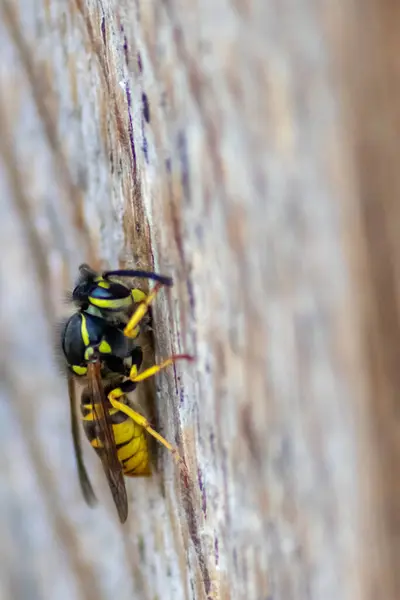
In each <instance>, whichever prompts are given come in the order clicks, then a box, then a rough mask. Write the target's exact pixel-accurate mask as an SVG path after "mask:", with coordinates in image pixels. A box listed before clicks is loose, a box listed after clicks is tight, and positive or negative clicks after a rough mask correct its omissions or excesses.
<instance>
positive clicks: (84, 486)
mask: <svg viewBox="0 0 400 600" xmlns="http://www.w3.org/2000/svg"><path fill="white" fill-rule="evenodd" d="M68 395H69V403H70V411H71V433H72V441H73V444H74V451H75V458H76V465H77V468H78V476H79V483H80V484H81V490H82V494H83V497H84V498H85V500H86V502H87V503H88V504H89V506H94V505H95V504H96V502H97V499H96V495H95V493H94V491H93V487H92V484H91V482H90V479H89V475H88V473H87V471H86V467H85V463H84V462H83V454H82V445H81V436H80V433H79V423H78V421H79V419H78V414H77V410H76V393H75V382H74V378H73V376H72V375H71V373H68Z"/></svg>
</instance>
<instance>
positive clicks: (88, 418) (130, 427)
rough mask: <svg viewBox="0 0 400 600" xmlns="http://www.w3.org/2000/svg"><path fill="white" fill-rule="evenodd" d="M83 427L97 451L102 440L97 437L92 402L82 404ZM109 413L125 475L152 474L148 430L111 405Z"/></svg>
mask: <svg viewBox="0 0 400 600" xmlns="http://www.w3.org/2000/svg"><path fill="white" fill-rule="evenodd" d="M81 409H82V421H83V428H84V430H85V433H86V436H87V438H88V440H89V442H90V444H91V445H92V447H93V448H94V449H95V450H96V451H97V450H98V448H99V446H100V440H99V439H98V438H96V435H95V429H94V423H93V411H92V406H91V404H81ZM109 415H110V417H111V422H112V426H113V432H114V438H115V443H116V446H117V454H118V459H119V461H120V463H121V465H122V468H123V472H124V475H126V476H128V477H138V476H146V475H151V469H150V464H149V451H148V444H147V437H146V431H145V430H144V429H143V427H141V426H140V425H138V424H137V423H135V422H134V421H133V420H132V419H131V418H130V417H128V416H127V415H125V414H124V413H123V412H121V411H119V410H116V409H115V408H112V407H111V406H110V410H109Z"/></svg>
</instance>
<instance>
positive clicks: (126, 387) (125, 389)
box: [108, 354, 193, 472]
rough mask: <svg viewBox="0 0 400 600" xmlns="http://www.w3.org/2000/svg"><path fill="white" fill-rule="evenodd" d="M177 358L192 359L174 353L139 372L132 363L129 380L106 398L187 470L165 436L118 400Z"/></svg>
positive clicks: (191, 358) (186, 355)
mask: <svg viewBox="0 0 400 600" xmlns="http://www.w3.org/2000/svg"><path fill="white" fill-rule="evenodd" d="M177 360H193V357H192V356H190V355H189V354H174V355H172V356H171V357H170V358H167V359H166V360H164V361H163V362H162V363H160V364H159V365H153V366H152V367H150V368H149V369H146V370H145V371H143V372H142V373H139V374H138V367H137V365H136V364H134V365H133V366H132V368H131V371H130V374H129V381H125V382H123V383H122V384H121V386H120V387H118V388H115V389H114V390H112V391H111V392H110V393H109V395H108V400H109V401H110V404H111V405H112V406H113V408H115V409H116V410H120V411H121V412H123V413H125V414H126V415H128V417H131V419H133V421H135V423H137V424H138V425H141V427H143V428H144V429H145V430H146V431H147V433H149V434H150V435H152V436H153V437H154V438H155V439H156V440H158V441H159V442H160V444H162V445H163V446H165V448H167V449H168V450H169V451H170V452H171V453H172V455H173V457H174V459H175V460H176V462H177V463H178V465H180V466H181V467H183V470H184V471H185V472H187V467H186V464H185V461H184V460H183V458H182V457H181V456H180V455H179V453H178V450H177V449H176V448H174V447H173V446H171V444H170V443H169V442H167V440H166V439H165V438H163V437H162V436H161V435H160V434H159V433H157V431H155V430H154V429H153V428H152V427H151V426H150V423H149V422H148V420H147V419H146V418H145V417H143V416H142V415H141V414H139V413H138V412H136V411H135V410H133V409H132V408H131V407H130V406H127V405H126V404H123V403H122V402H119V401H118V398H121V397H122V396H124V394H127V393H129V392H131V391H133V390H134V389H135V387H136V383H138V382H139V381H144V380H145V379H148V378H149V377H152V376H153V375H155V374H156V373H158V372H159V371H161V370H162V369H165V368H166V367H169V366H170V365H172V364H173V363H174V362H175V361H177Z"/></svg>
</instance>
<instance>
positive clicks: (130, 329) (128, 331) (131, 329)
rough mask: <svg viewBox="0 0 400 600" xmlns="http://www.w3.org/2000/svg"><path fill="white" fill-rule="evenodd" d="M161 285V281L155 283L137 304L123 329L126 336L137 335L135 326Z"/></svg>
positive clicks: (146, 310)
mask: <svg viewBox="0 0 400 600" xmlns="http://www.w3.org/2000/svg"><path fill="white" fill-rule="evenodd" d="M162 287H163V284H162V283H157V284H156V285H155V286H154V288H153V289H152V290H151V292H150V294H149V295H148V296H147V297H146V298H145V300H143V301H142V302H141V303H140V304H139V306H138V307H137V309H136V310H135V312H134V313H133V315H132V316H131V318H130V319H129V322H128V324H127V325H126V327H125V329H124V334H125V335H126V336H127V337H130V338H132V337H135V336H136V335H137V333H136V332H137V326H138V325H139V323H140V321H141V320H142V319H143V317H144V316H145V315H146V313H147V312H148V310H149V306H150V304H151V303H152V302H153V300H154V298H155V297H156V296H157V294H158V292H159V291H160V290H161V288H162Z"/></svg>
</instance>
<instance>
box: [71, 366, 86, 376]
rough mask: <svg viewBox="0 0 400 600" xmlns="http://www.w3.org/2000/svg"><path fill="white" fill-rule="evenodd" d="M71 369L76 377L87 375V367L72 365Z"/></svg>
mask: <svg viewBox="0 0 400 600" xmlns="http://www.w3.org/2000/svg"><path fill="white" fill-rule="evenodd" d="M71 369H72V370H73V372H74V373H75V375H86V373H87V367H80V366H79V365H72V367H71Z"/></svg>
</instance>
